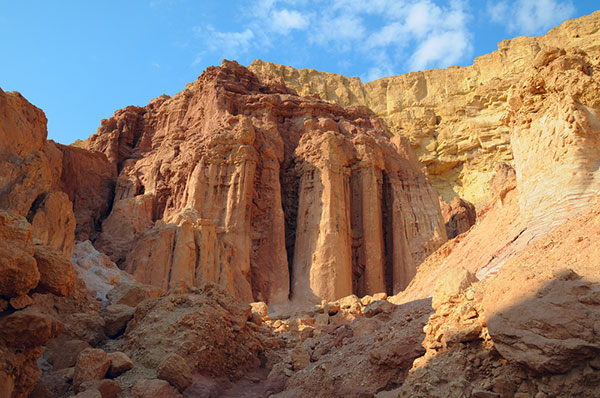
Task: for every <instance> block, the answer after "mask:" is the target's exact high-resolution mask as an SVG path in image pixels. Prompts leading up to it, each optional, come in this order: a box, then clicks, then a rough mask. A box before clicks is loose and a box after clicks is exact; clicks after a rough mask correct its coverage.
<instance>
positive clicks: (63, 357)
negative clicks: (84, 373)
mask: <svg viewBox="0 0 600 398" xmlns="http://www.w3.org/2000/svg"><path fill="white" fill-rule="evenodd" d="M87 348H90V345H89V344H88V343H87V342H85V341H83V340H77V339H71V338H70V337H68V336H66V335H62V336H59V337H57V338H55V339H53V340H52V341H50V342H49V343H48V344H47V345H46V350H45V351H44V358H46V360H47V361H48V363H50V364H51V365H52V368H53V369H54V370H59V369H65V368H72V367H73V366H75V364H76V363H77V358H79V354H80V353H81V352H82V351H83V350H85V349H87Z"/></svg>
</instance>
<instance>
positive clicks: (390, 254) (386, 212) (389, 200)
mask: <svg viewBox="0 0 600 398" xmlns="http://www.w3.org/2000/svg"><path fill="white" fill-rule="evenodd" d="M382 174H383V186H382V203H381V226H382V229H383V231H382V233H383V248H384V261H385V263H384V275H385V289H386V293H387V294H389V295H393V294H394V225H393V221H394V219H393V197H392V187H391V185H390V178H389V176H388V174H387V173H386V172H385V171H383V172H382Z"/></svg>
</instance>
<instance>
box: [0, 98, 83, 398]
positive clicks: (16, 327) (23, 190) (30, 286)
mask: <svg viewBox="0 0 600 398" xmlns="http://www.w3.org/2000/svg"><path fill="white" fill-rule="evenodd" d="M0 115H1V118H0V396H2V397H27V396H29V393H30V392H31V391H32V389H33V387H34V384H35V382H36V380H37V379H38V378H39V376H40V374H41V370H40V369H39V368H38V365H37V360H38V358H39V357H40V355H41V354H42V351H43V348H42V346H43V345H44V344H46V343H48V342H49V341H50V340H51V339H52V338H54V337H56V336H57V335H58V334H59V333H60V332H61V330H62V329H63V325H62V323H61V322H59V321H58V320H56V319H55V318H53V317H52V316H49V315H48V314H46V313H45V312H44V311H43V310H42V309H41V308H40V307H39V305H38V304H37V299H36V296H54V295H57V296H69V295H70V294H72V292H73V290H74V287H75V273H74V272H73V267H72V266H71V263H70V262H69V260H68V258H69V257H70V256H71V252H72V251H73V246H74V240H73V239H74V231H75V219H74V216H73V210H72V206H71V201H70V200H69V198H68V197H67V195H66V194H64V193H63V192H60V191H58V190H56V189H55V179H54V173H53V171H54V169H53V167H52V162H51V161H50V160H49V158H48V157H47V155H46V152H47V150H48V146H49V145H50V143H48V142H47V141H46V117H45V116H44V113H43V112H42V111H41V110H40V109H38V108H36V107H34V106H33V105H31V104H30V103H29V102H27V100H25V99H24V98H23V97H22V96H21V95H20V94H18V93H5V92H3V91H2V90H0ZM26 217H27V218H26Z"/></svg>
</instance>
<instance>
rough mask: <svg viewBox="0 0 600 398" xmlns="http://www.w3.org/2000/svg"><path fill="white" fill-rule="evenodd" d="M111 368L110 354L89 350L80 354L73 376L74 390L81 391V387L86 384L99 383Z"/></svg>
mask: <svg viewBox="0 0 600 398" xmlns="http://www.w3.org/2000/svg"><path fill="white" fill-rule="evenodd" d="M109 368H110V359H109V357H108V354H107V353H106V352H104V351H103V350H101V349H96V348H88V349H85V350H83V351H82V352H81V354H79V358H78V359H77V363H76V364H75V373H74V374H73V388H74V390H75V391H76V392H78V391H79V386H80V385H81V384H82V383H84V382H89V381H99V380H102V379H103V378H104V376H106V373H107V372H108V369H109Z"/></svg>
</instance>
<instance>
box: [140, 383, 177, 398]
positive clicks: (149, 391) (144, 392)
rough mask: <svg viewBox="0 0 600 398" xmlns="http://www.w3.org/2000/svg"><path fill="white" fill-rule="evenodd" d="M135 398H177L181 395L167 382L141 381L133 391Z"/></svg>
mask: <svg viewBox="0 0 600 398" xmlns="http://www.w3.org/2000/svg"><path fill="white" fill-rule="evenodd" d="M132 394H133V398H177V397H181V394H179V393H178V392H177V390H176V389H175V388H174V387H173V386H171V385H170V384H169V382H167V381H165V380H159V379H154V380H140V381H138V382H137V384H136V385H135V387H133V390H132Z"/></svg>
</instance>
